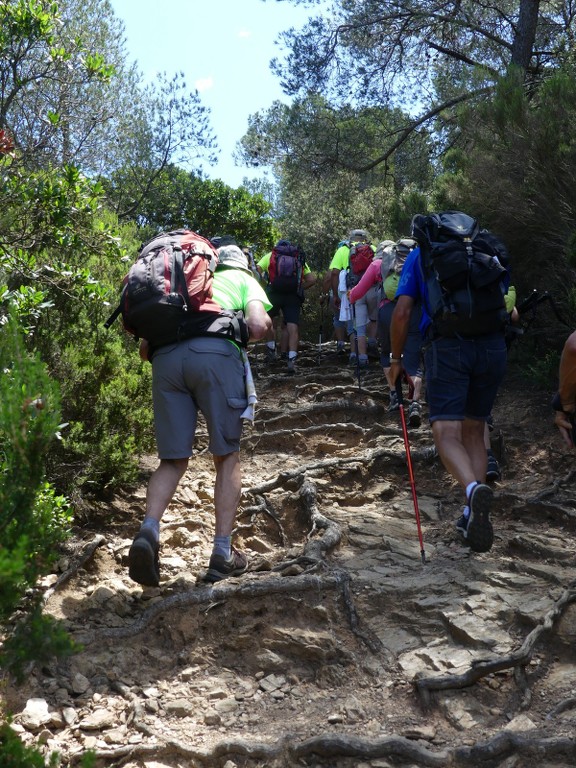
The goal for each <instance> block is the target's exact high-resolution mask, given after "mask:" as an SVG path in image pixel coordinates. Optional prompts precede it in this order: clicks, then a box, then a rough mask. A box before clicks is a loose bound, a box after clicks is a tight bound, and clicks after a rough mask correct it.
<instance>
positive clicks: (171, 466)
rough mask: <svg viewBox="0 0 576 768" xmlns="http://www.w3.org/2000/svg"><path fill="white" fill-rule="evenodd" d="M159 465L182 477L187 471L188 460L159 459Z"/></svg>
mask: <svg viewBox="0 0 576 768" xmlns="http://www.w3.org/2000/svg"><path fill="white" fill-rule="evenodd" d="M160 465H161V466H163V467H164V468H165V469H167V470H170V471H171V472H174V473H175V474H177V475H178V476H179V477H182V475H183V474H184V473H185V472H186V470H187V469H188V459H187V458H186V459H161V460H160Z"/></svg>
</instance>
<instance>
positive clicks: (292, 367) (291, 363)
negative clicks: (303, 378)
mask: <svg viewBox="0 0 576 768" xmlns="http://www.w3.org/2000/svg"><path fill="white" fill-rule="evenodd" d="M287 373H288V375H289V376H292V375H293V374H295V373H296V358H291V359H289V360H288V367H287Z"/></svg>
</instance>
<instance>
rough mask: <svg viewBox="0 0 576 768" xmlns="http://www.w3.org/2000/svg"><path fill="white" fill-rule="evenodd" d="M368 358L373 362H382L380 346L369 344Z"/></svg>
mask: <svg viewBox="0 0 576 768" xmlns="http://www.w3.org/2000/svg"><path fill="white" fill-rule="evenodd" d="M368 357H369V358H370V359H371V360H380V350H379V349H378V344H368Z"/></svg>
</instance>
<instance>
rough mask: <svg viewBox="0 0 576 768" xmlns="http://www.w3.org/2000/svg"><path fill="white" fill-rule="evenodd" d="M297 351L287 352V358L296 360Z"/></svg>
mask: <svg viewBox="0 0 576 768" xmlns="http://www.w3.org/2000/svg"><path fill="white" fill-rule="evenodd" d="M297 356H298V352H288V360H296V357H297Z"/></svg>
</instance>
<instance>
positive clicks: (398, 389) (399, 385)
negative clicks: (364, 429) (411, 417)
mask: <svg viewBox="0 0 576 768" xmlns="http://www.w3.org/2000/svg"><path fill="white" fill-rule="evenodd" d="M403 376H406V373H405V372H404V371H403V372H402V374H401V375H400V376H398V378H397V379H396V394H397V396H398V406H399V411H400V420H401V421H402V433H403V435H404V448H405V449H406V463H407V464H408V475H409V477H410V488H411V489H412V501H413V502H414V515H415V516H416V526H417V528H418V540H419V542H420V557H421V558H422V563H423V564H424V563H426V553H425V552H424V540H423V538H422V526H421V525H420V510H419V509H418V497H417V496H416V483H415V482H414V472H413V470H412V457H411V455H410V443H409V441H408V427H407V425H406V415H405V413H404V398H403V395H402V378H403ZM409 381H410V380H409Z"/></svg>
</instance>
